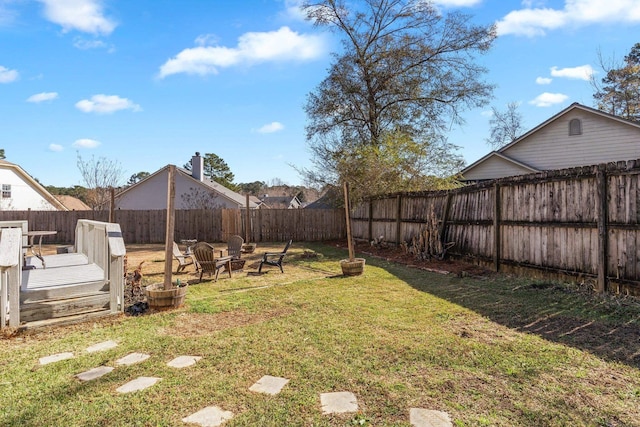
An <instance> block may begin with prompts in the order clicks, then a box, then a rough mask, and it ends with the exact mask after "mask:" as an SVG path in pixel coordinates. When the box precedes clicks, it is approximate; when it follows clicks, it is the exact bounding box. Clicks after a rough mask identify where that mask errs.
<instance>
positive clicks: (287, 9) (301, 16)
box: [282, 0, 307, 21]
mask: <svg viewBox="0 0 640 427" xmlns="http://www.w3.org/2000/svg"><path fill="white" fill-rule="evenodd" d="M302 4H303V0H284V12H283V13H282V15H284V16H285V17H287V18H289V19H292V20H294V21H305V20H306V19H307V16H306V14H305V13H304V12H303V11H302Z"/></svg>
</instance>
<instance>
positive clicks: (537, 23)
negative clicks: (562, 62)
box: [497, 0, 640, 37]
mask: <svg viewBox="0 0 640 427" xmlns="http://www.w3.org/2000/svg"><path fill="white" fill-rule="evenodd" d="M529 4H530V3H529ZM525 5H526V3H525ZM637 22H640V2H638V0H610V1H608V2H607V4H606V6H603V0H565V1H564V8H563V9H551V8H542V7H541V8H525V9H520V10H514V11H512V12H509V13H508V14H507V15H506V16H505V17H504V18H502V19H501V20H500V21H498V23H497V24H498V34H499V35H505V34H516V35H523V36H529V37H534V36H541V35H544V34H545V33H546V32H547V31H549V30H555V29H557V28H561V27H565V26H569V25H572V26H585V25H590V24H599V23H637Z"/></svg>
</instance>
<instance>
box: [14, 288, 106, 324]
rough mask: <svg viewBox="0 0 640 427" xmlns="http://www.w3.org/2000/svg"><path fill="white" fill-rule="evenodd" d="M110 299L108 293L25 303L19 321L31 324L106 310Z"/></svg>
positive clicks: (21, 308) (21, 307)
mask: <svg viewBox="0 0 640 427" xmlns="http://www.w3.org/2000/svg"><path fill="white" fill-rule="evenodd" d="M110 298H111V296H110V294H109V292H97V293H94V294H91V295H84V296H79V297H73V298H65V299H49V300H43V301H31V302H25V303H23V304H21V305H20V320H21V321H23V322H33V321H37V320H44V319H57V318H62V317H68V316H74V315H78V314H84V313H87V312H94V311H98V310H105V309H107V310H108V309H109V304H110Z"/></svg>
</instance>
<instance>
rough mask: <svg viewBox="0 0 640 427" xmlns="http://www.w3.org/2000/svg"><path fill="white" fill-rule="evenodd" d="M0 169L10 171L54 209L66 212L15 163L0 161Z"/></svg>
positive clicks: (57, 201)
mask: <svg viewBox="0 0 640 427" xmlns="http://www.w3.org/2000/svg"><path fill="white" fill-rule="evenodd" d="M0 168H4V169H12V170H13V171H14V172H15V173H16V175H18V176H19V177H20V178H22V180H23V181H24V182H25V183H27V184H28V185H29V186H30V187H31V188H32V189H33V190H34V191H36V192H37V193H38V194H39V195H40V196H42V198H44V199H45V200H46V201H47V202H49V203H50V204H51V205H52V206H53V207H54V208H55V209H57V210H60V211H67V210H68V209H67V208H66V207H65V206H64V205H63V204H62V203H60V201H59V200H58V199H56V198H55V197H54V196H53V194H51V193H49V192H48V191H47V189H46V188H44V187H43V186H42V185H40V183H39V182H38V181H36V180H35V179H34V178H33V177H31V175H29V174H28V173H27V172H26V171H25V170H24V169H22V168H21V167H20V166H18V165H16V164H15V163H11V162H8V161H6V160H2V159H0Z"/></svg>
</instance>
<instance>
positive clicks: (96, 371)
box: [76, 366, 113, 381]
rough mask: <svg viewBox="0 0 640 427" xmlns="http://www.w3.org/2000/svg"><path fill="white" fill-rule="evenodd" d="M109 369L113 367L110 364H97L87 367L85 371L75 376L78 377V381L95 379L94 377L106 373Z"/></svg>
mask: <svg viewBox="0 0 640 427" xmlns="http://www.w3.org/2000/svg"><path fill="white" fill-rule="evenodd" d="M111 371H113V368H112V367H110V366H99V367H97V368H93V369H89V370H88V371H86V372H82V373H80V374H78V375H76V378H78V379H79V380H80V381H91V380H95V379H96V378H100V377H101V376H103V375H106V374H108V373H109V372H111Z"/></svg>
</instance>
